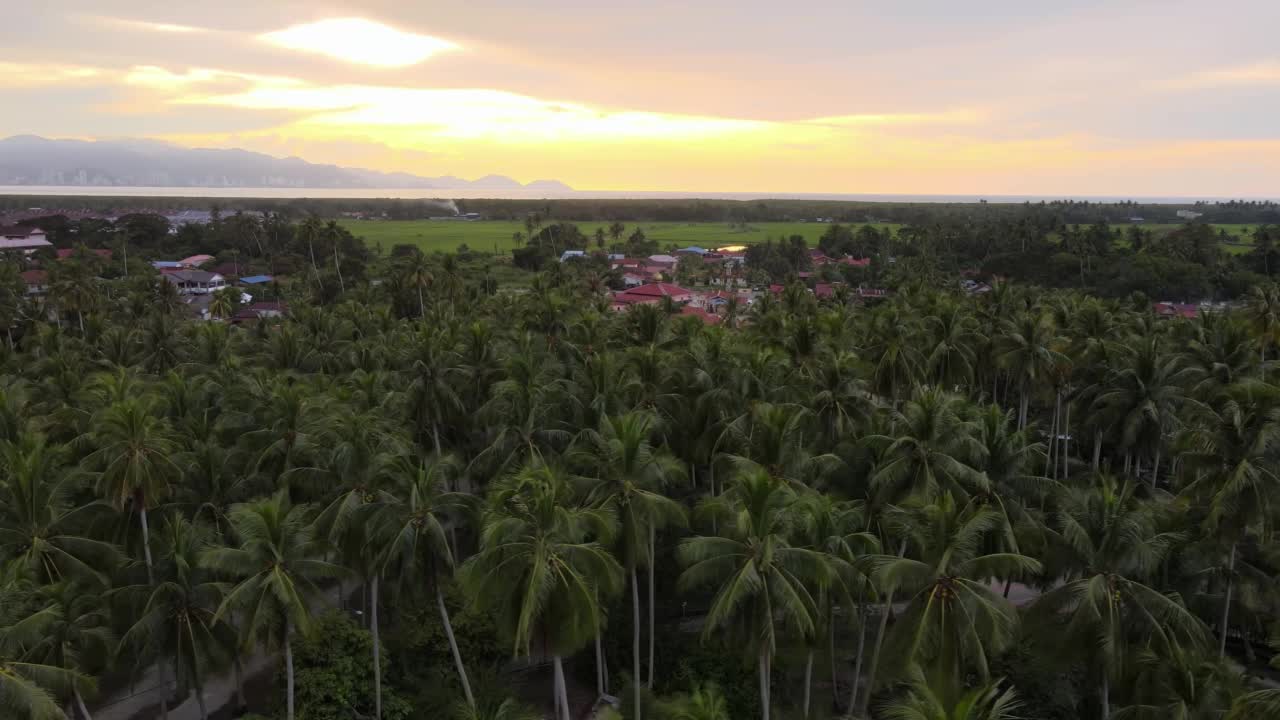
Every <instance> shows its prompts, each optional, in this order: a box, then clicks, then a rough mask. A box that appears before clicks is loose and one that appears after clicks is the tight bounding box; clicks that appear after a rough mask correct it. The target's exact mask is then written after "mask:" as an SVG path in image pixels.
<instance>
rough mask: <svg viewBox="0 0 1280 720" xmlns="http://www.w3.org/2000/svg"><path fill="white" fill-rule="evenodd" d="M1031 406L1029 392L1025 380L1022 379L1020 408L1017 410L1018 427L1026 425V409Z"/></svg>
mask: <svg viewBox="0 0 1280 720" xmlns="http://www.w3.org/2000/svg"><path fill="white" fill-rule="evenodd" d="M1030 407H1031V392H1030V389H1029V388H1028V387H1027V381H1026V380H1023V381H1022V408H1021V410H1019V412H1018V429H1019V430H1022V429H1024V428H1026V427H1027V410H1028V408H1030Z"/></svg>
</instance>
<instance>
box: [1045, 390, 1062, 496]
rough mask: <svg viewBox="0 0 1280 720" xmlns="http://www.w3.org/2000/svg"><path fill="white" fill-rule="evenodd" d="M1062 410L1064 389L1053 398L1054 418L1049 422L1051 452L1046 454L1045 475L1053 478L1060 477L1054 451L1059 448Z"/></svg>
mask: <svg viewBox="0 0 1280 720" xmlns="http://www.w3.org/2000/svg"><path fill="white" fill-rule="evenodd" d="M1061 412H1062V391H1061V390H1059V391H1057V392H1056V393H1055V394H1054V400H1053V420H1052V421H1051V422H1050V423H1049V452H1048V453H1047V454H1046V456H1045V465H1046V467H1045V473H1044V474H1045V475H1048V476H1049V477H1050V478H1051V479H1053V480H1057V479H1058V463H1057V460H1056V456H1055V455H1054V452H1055V451H1056V450H1057V448H1058V415H1059V414H1061Z"/></svg>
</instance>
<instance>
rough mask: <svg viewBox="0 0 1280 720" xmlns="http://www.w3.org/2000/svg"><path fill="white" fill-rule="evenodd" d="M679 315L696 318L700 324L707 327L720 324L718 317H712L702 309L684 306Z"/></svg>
mask: <svg viewBox="0 0 1280 720" xmlns="http://www.w3.org/2000/svg"><path fill="white" fill-rule="evenodd" d="M680 314H681V315H691V316H693V317H696V318H698V319H699V320H701V321H702V322H704V323H706V324H707V325H715V324H717V323H719V322H720V317H719V316H717V315H712V314H711V313H709V312H707V311H706V310H703V309H702V308H697V307H694V306H692V305H685V306H684V307H682V308H680Z"/></svg>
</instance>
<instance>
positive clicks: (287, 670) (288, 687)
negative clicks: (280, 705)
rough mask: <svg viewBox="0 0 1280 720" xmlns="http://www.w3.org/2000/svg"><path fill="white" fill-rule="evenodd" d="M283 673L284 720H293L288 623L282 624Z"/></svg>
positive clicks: (291, 657) (291, 659)
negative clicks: (285, 711) (285, 713)
mask: <svg viewBox="0 0 1280 720" xmlns="http://www.w3.org/2000/svg"><path fill="white" fill-rule="evenodd" d="M284 672H285V707H286V709H287V713H288V714H287V715H286V716H285V717H286V720H293V643H292V642H290V641H289V621H288V620H286V621H285V623H284Z"/></svg>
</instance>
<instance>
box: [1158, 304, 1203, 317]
mask: <svg viewBox="0 0 1280 720" xmlns="http://www.w3.org/2000/svg"><path fill="white" fill-rule="evenodd" d="M1153 309H1154V310H1155V312H1156V314H1157V315H1159V316H1161V317H1175V316H1176V317H1182V318H1186V319H1188V320H1192V319H1195V318H1196V317H1197V316H1198V315H1199V314H1200V308H1198V307H1196V306H1195V305H1192V304H1189V303H1170V302H1159V303H1156V304H1155V305H1154V306H1153Z"/></svg>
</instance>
